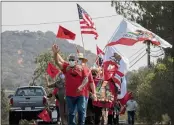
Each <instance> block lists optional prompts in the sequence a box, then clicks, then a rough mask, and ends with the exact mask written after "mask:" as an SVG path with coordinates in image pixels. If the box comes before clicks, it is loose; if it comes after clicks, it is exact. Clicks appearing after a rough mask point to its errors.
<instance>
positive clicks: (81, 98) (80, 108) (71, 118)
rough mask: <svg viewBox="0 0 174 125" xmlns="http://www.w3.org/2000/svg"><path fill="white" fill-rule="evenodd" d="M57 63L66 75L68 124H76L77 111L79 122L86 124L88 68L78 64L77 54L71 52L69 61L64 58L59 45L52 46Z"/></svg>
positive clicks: (82, 124)
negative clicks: (85, 87) (85, 88)
mask: <svg viewBox="0 0 174 125" xmlns="http://www.w3.org/2000/svg"><path fill="white" fill-rule="evenodd" d="M52 51H53V54H54V59H55V63H56V64H57V65H58V67H59V68H60V69H61V70H62V72H63V73H64V75H65V91H66V103H67V108H68V125H76V113H77V112H78V124H79V125H84V124H85V117H86V107H87V102H88V98H87V97H85V91H84V90H83V86H85V85H86V84H87V83H88V72H87V70H86V68H84V67H83V66H81V65H79V64H78V59H77V55H76V54H70V55H69V57H68V61H65V60H63V58H62V57H61V56H60V54H59V48H58V46H57V45H55V44H54V45H53V46H52Z"/></svg>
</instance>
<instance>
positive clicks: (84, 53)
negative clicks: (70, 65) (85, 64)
mask: <svg viewBox="0 0 174 125" xmlns="http://www.w3.org/2000/svg"><path fill="white" fill-rule="evenodd" d="M79 23H80V20H79ZM81 39H82V45H83V49H84V50H83V54H84V56H85V44H84V41H83V35H82V33H81Z"/></svg>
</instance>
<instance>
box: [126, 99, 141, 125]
mask: <svg viewBox="0 0 174 125" xmlns="http://www.w3.org/2000/svg"><path fill="white" fill-rule="evenodd" d="M137 106H138V104H137V102H136V101H135V100H134V98H133V96H132V97H131V99H130V100H128V101H127V103H126V110H127V114H128V124H129V125H134V116H135V112H136V109H137Z"/></svg>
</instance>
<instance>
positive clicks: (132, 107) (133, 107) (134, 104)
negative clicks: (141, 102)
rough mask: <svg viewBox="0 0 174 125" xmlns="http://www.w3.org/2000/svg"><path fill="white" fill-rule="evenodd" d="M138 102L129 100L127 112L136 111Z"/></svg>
mask: <svg viewBox="0 0 174 125" xmlns="http://www.w3.org/2000/svg"><path fill="white" fill-rule="evenodd" d="M137 106H138V104H137V102H136V101H135V100H129V101H127V103H126V110H127V111H135V110H136V109H137Z"/></svg>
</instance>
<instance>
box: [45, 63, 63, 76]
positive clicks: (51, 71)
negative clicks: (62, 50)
mask: <svg viewBox="0 0 174 125" xmlns="http://www.w3.org/2000/svg"><path fill="white" fill-rule="evenodd" d="M46 72H47V73H48V75H49V76H50V77H51V78H54V77H56V75H57V74H58V73H59V72H60V71H59V70H58V69H57V68H56V67H55V66H54V65H53V64H52V63H50V62H49V63H48V66H47V69H46Z"/></svg>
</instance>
